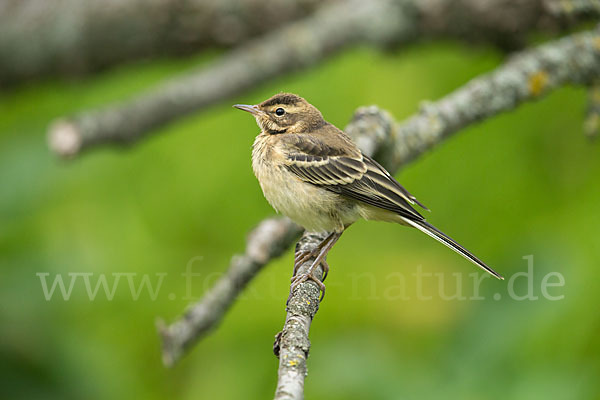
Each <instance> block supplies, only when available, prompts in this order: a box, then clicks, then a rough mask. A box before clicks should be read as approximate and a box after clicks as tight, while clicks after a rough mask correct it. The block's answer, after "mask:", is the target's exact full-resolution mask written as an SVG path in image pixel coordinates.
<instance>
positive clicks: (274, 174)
mask: <svg viewBox="0 0 600 400" xmlns="http://www.w3.org/2000/svg"><path fill="white" fill-rule="evenodd" d="M260 170H261V171H260V175H262V176H259V173H257V171H256V170H255V173H256V174H257V178H258V180H259V182H260V186H261V188H262V191H263V194H264V195H265V198H266V199H267V201H268V202H269V204H271V206H272V207H273V208H275V210H277V211H278V212H280V213H282V214H284V215H285V216H287V217H289V218H290V219H291V220H293V221H294V222H296V223H297V224H299V225H301V226H302V227H304V228H305V229H306V230H308V231H314V232H323V231H337V232H341V231H343V230H344V227H345V226H347V225H350V224H351V223H352V222H354V221H356V219H358V218H359V215H358V210H357V207H356V206H355V205H354V203H352V202H350V201H346V200H344V199H343V198H341V197H340V196H339V195H336V194H335V193H332V192H329V191H327V190H325V189H322V188H320V187H317V186H314V185H311V184H309V183H306V182H303V181H301V180H300V179H299V178H297V177H296V175H294V174H293V173H291V172H290V171H288V170H287V169H285V167H280V166H270V167H268V168H261V169H260Z"/></svg>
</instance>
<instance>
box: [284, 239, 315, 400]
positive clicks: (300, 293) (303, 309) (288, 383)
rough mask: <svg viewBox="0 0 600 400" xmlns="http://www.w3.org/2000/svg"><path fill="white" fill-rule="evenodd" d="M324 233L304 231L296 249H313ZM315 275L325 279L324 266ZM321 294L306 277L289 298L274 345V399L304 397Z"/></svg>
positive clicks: (304, 268)
mask: <svg viewBox="0 0 600 400" xmlns="http://www.w3.org/2000/svg"><path fill="white" fill-rule="evenodd" d="M325 237H326V235H325V234H315V233H305V234H304V235H302V238H301V239H300V241H299V242H298V244H297V245H296V252H303V251H311V250H314V249H315V248H316V247H317V246H318V245H319V243H320V242H322V241H323V240H324V239H325ZM313 260H314V257H313V258H311V259H309V260H307V261H305V262H304V263H303V264H302V265H301V266H300V268H298V271H297V274H303V273H306V272H307V271H308V269H309V268H310V266H311V264H312V262H313ZM315 276H316V277H317V278H318V279H320V280H322V277H323V269H322V268H321V266H319V267H317V268H316V270H315ZM319 297H320V290H319V288H318V287H317V286H316V285H315V284H314V282H310V283H309V282H308V281H307V282H304V283H302V284H300V285H299V286H298V288H297V289H296V290H295V291H294V293H293V295H292V297H291V298H290V301H289V302H288V305H287V315H286V317H285V324H284V325H283V330H282V331H281V332H280V333H278V334H277V336H276V340H275V345H274V347H273V349H274V351H275V355H277V356H278V357H279V370H278V373H277V376H278V378H277V389H276V391H275V400H291V399H302V398H304V377H305V376H306V372H307V369H306V359H307V358H308V352H309V349H310V341H309V339H308V331H309V330H310V324H311V322H312V320H313V318H314V316H315V314H316V313H317V310H318V309H319Z"/></svg>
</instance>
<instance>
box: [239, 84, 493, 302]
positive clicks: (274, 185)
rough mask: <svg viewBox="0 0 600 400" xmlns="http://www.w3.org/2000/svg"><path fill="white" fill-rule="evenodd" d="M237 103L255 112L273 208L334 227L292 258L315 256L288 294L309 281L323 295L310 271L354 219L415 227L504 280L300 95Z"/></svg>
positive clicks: (312, 227) (255, 158) (255, 163)
mask: <svg viewBox="0 0 600 400" xmlns="http://www.w3.org/2000/svg"><path fill="white" fill-rule="evenodd" d="M234 107H236V108H239V109H240V110H244V111H248V112H250V113H251V114H252V115H254V117H255V118H256V122H257V123H258V126H259V127H260V129H261V132H260V134H259V135H258V136H257V137H256V140H255V141H254V145H253V148H252V168H253V169H254V174H255V175H256V177H257V178H258V182H259V183H260V187H261V188H262V191H263V193H264V195H265V197H266V199H267V200H268V201H269V203H270V204H271V206H273V208H275V209H276V210H277V211H278V212H281V213H282V214H284V215H286V216H288V217H289V218H290V219H292V220H293V221H294V222H296V223H297V224H299V225H301V226H302V227H304V228H305V229H306V230H308V231H314V232H331V234H330V235H329V236H327V238H326V239H325V240H323V242H321V243H320V244H319V246H318V247H317V248H316V249H315V250H314V252H312V253H308V254H301V255H297V257H296V262H295V268H298V267H299V266H300V265H301V264H302V263H303V262H304V261H306V260H307V259H308V258H310V257H313V256H316V258H315V260H314V262H313V263H312V265H311V267H310V268H309V270H308V272H307V273H306V274H303V275H300V276H297V277H296V278H295V279H294V283H293V284H292V288H291V292H293V290H294V288H295V287H296V286H297V285H299V284H300V283H302V282H304V281H306V280H308V279H311V280H313V281H315V282H316V283H317V285H319V287H320V288H321V290H322V291H323V294H324V292H325V285H323V283H322V282H321V281H319V279H317V278H316V277H315V276H314V270H315V268H316V267H317V266H318V265H319V264H321V265H322V266H323V270H324V274H325V275H326V274H327V271H328V269H329V268H328V266H327V263H326V262H325V257H326V255H327V253H328V252H329V250H330V249H331V248H332V247H333V245H334V244H335V242H337V240H338V239H339V238H340V236H341V235H342V233H343V232H344V230H345V229H346V228H348V227H349V226H350V225H351V224H352V223H353V222H355V221H356V220H358V219H359V218H364V219H366V220H377V221H387V222H397V223H399V224H402V225H408V226H412V227H415V228H417V229H419V230H420V231H422V232H424V233H426V234H427V235H429V236H431V237H432V238H434V239H436V240H437V241H439V242H441V243H443V244H444V245H446V246H448V247H449V248H451V249H452V250H454V251H456V252H457V253H459V254H460V255H462V256H463V257H465V258H466V259H468V260H469V261H471V262H472V263H474V264H475V265H477V266H478V267H480V268H482V269H484V270H485V271H487V272H489V273H490V274H492V275H493V276H495V277H496V278H499V279H504V278H503V277H502V276H501V275H499V274H498V273H496V272H495V271H494V270H493V269H491V268H490V267H488V266H487V265H486V264H484V263H483V262H482V261H481V260H479V259H478V258H477V257H475V256H474V255H473V254H471V253H470V252H469V251H467V250H466V249H465V248H464V247H462V246H461V245H459V244H458V243H456V242H455V241H454V240H453V239H451V238H450V237H448V236H447V235H446V234H444V233H442V232H441V231H439V230H438V229H437V228H435V227H434V226H433V225H431V224H429V223H428V222H427V221H425V218H423V216H422V215H421V214H419V213H418V212H417V211H416V210H415V209H414V208H413V207H412V206H411V205H414V204H417V205H419V206H420V207H422V208H424V209H427V208H426V207H425V206H424V205H423V204H421V203H420V202H419V201H418V200H417V199H416V198H415V196H413V195H412V194H410V193H409V192H408V191H407V190H406V189H405V188H404V187H402V185H400V183H398V182H397V181H396V180H395V179H394V178H393V177H392V176H391V175H390V173H389V172H387V171H386V170H385V169H384V168H383V167H382V166H381V165H379V164H378V163H377V161H375V160H373V159H371V158H370V157H367V156H365V155H364V154H362V153H361V151H360V150H359V148H358V147H357V146H356V145H355V144H354V143H353V142H352V140H351V139H350V137H349V136H348V135H346V134H345V133H344V132H343V131H341V130H340V129H338V128H336V127H335V126H333V125H332V124H330V123H329V122H327V121H325V120H324V119H323V116H322V115H321V112H320V111H319V110H317V109H316V108H315V107H314V106H313V105H311V104H309V103H308V102H307V101H306V100H304V99H303V98H302V97H300V96H297V95H295V94H291V93H280V94H276V95H275V96H273V97H271V98H270V99H268V100H265V101H263V102H262V103H260V104H257V105H245V104H236V105H234ZM323 279H325V277H323ZM291 292H290V293H291Z"/></svg>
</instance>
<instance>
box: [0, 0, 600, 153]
mask: <svg viewBox="0 0 600 400" xmlns="http://www.w3.org/2000/svg"><path fill="white" fill-rule="evenodd" d="M557 1H559V0H533V1H532V0H489V1H486V2H481V1H480V0H460V5H457V4H456V2H455V0H426V1H423V0H370V1H362V0H341V1H337V2H328V3H327V4H325V5H324V6H322V7H320V8H318V9H317V10H316V11H315V12H314V13H313V14H311V15H309V16H307V17H305V18H304V19H302V20H299V21H297V22H295V23H290V24H287V25H285V26H282V27H280V28H278V29H275V30H273V31H271V32H270V33H267V34H266V35H264V36H262V37H260V38H257V39H256V40H254V41H252V42H250V43H247V44H245V45H244V46H242V47H239V48H237V49H235V50H233V51H231V52H230V53H229V54H227V55H226V56H224V57H223V58H221V59H220V60H218V61H216V62H214V63H213V64H211V65H209V66H208V67H206V68H203V69H199V70H197V71H194V72H191V73H187V74H183V75H180V76H177V77H175V78H172V79H171V80H169V81H167V82H165V83H163V84H162V85H160V86H158V87H156V88H154V89H152V90H150V91H149V92H147V93H144V94H141V95H139V96H138V97H136V98H133V99H132V100H130V101H128V102H125V103H122V104H116V105H112V106H109V107H107V108H104V109H100V110H91V111H87V112H83V113H81V114H79V115H75V116H73V117H70V118H62V119H59V120H58V121H56V122H55V123H53V124H52V125H51V127H50V128H49V132H48V135H49V145H50V148H51V149H52V150H53V151H54V152H55V153H57V154H58V155H60V156H63V157H69V156H74V155H76V154H78V153H79V152H80V151H82V150H84V149H86V148H90V147H93V146H95V145H98V144H106V143H132V142H135V141H137V140H139V139H141V138H143V137H145V136H146V135H147V134H148V133H150V132H151V131H153V130H155V129H156V128H159V127H160V126H162V125H164V124H167V123H168V122H170V121H173V120H175V119H177V118H180V117H182V116H184V115H187V114H190V113H192V112H194V111H198V110H200V109H202V108H205V107H207V106H209V105H212V104H215V103H217V102H219V101H222V100H224V99H227V98H230V97H232V96H234V95H236V94H238V93H241V92H243V91H245V90H248V89H250V88H252V87H255V86H257V85H258V84H260V83H262V82H264V81H266V80H268V79H271V78H274V77H276V76H279V75H283V74H287V73H289V72H290V71H293V70H297V69H300V68H307V67H309V66H311V65H314V64H316V63H318V62H319V61H321V60H323V59H324V58H326V57H327V56H329V55H330V54H332V53H334V52H336V51H339V50H340V49H342V48H344V47H346V46H349V45H353V44H356V43H358V42H368V43H372V44H376V45H390V44H394V45H400V44H405V43H408V42H413V41H415V40H416V39H419V38H425V37H438V36H445V37H448V36H454V37H457V38H461V39H465V38H470V39H471V40H479V41H488V42H491V43H495V44H497V45H500V46H503V47H506V48H511V47H515V46H516V45H517V44H519V43H523V42H524V38H525V37H526V33H528V32H530V31H531V30H533V29H538V30H541V29H542V28H545V30H549V29H550V28H557V27H563V26H567V25H569V24H568V23H567V22H568V21H580V20H582V19H585V18H589V17H591V16H592V17H593V16H598V15H600V6H598V5H597V4H596V2H595V1H594V0H577V1H576V0H560V2H561V4H570V3H578V4H579V3H581V4H583V5H588V4H589V6H587V7H583V5H582V6H579V7H575V6H573V7H571V8H569V9H568V10H565V9H563V8H564V7H563V8H560V7H557V6H554V7H550V6H549V5H552V4H554V3H555V2H557ZM482 4H483V6H482ZM594 4H596V7H595V8H594V7H593V5H594ZM584 11H585V12H584ZM500 14H501V15H502V18H498V15H500ZM565 21H566V22H565ZM554 30H555V29H554ZM0 37H1V36H0ZM0 40H1V39H0ZM0 48H1V47H0ZM0 59H1V57H0ZM6 59H13V58H6Z"/></svg>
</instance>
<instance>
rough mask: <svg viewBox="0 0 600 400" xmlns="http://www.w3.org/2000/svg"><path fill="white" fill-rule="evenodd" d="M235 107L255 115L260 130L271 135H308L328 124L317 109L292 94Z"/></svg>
mask: <svg viewBox="0 0 600 400" xmlns="http://www.w3.org/2000/svg"><path fill="white" fill-rule="evenodd" d="M234 107H235V108H239V109H240V110H244V111H248V112H249V113H251V114H252V115H254V117H255V118H256V123H257V124H258V126H259V127H260V129H261V130H262V131H263V132H265V133H267V134H270V135H277V134H284V133H292V134H293V133H306V132H310V131H313V130H315V129H318V128H320V127H322V126H323V125H325V124H326V122H325V120H324V119H323V115H321V112H320V111H319V110H317V108H316V107H314V106H313V105H312V104H310V103H309V102H307V101H306V100H304V99H303V98H302V97H300V96H297V95H295V94H292V93H279V94H276V95H275V96H273V97H271V98H270V99H267V100H265V101H263V102H262V103H260V104H256V105H253V106H251V105H247V104H236V105H234Z"/></svg>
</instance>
